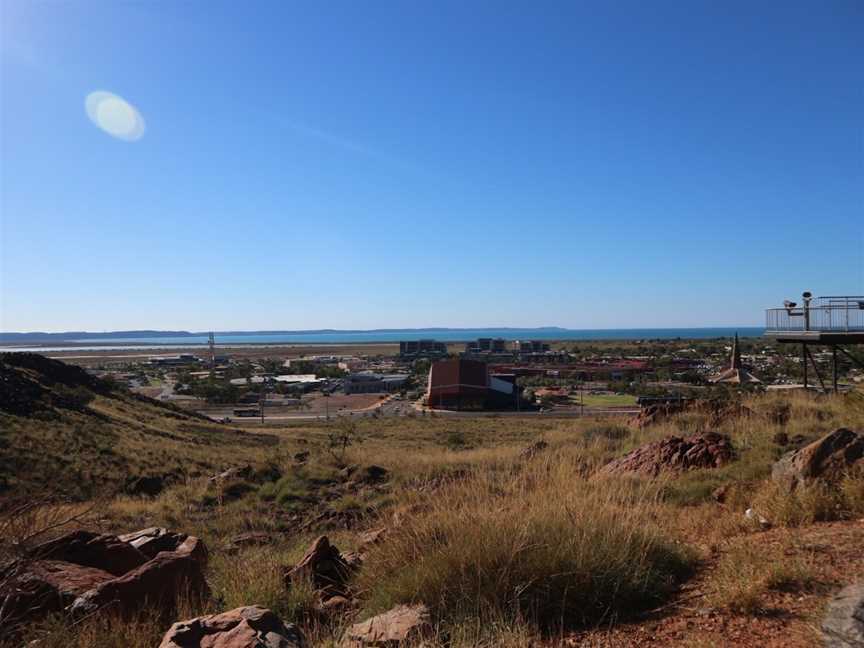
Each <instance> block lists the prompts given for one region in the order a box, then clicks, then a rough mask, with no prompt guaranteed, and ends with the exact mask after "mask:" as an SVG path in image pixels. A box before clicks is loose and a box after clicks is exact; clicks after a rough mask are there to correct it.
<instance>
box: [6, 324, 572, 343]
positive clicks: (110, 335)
mask: <svg viewBox="0 0 864 648" xmlns="http://www.w3.org/2000/svg"><path fill="white" fill-rule="evenodd" d="M568 330H571V329H566V328H562V327H560V326H538V327H533V328H521V327H512V326H509V327H508V326H495V327H485V328H484V327H478V328H449V327H443V326H437V327H430V328H378V329H300V330H271V331H214V332H213V334H214V335H215V336H228V337H233V336H238V335H243V336H247V335H253V336H258V335H339V334H345V335H357V334H364V333H370V334H380V333H399V334H403V333H409V332H413V333H417V334H418V335H420V334H427V333H440V332H448V333H462V332H464V333H483V332H485V331H519V332H522V331H525V332H530V331H537V332H542V333H549V332H552V331H562V332H565V331H568ZM209 334H210V331H155V330H140V331H105V332H99V333H97V332H92V331H63V332H59V333H45V332H42V331H30V332H9V333H0V342H59V341H70V340H75V341H80V340H128V339H129V338H153V339H159V338H182V337H201V336H207V335H209Z"/></svg>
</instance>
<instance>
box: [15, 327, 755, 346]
mask: <svg viewBox="0 0 864 648" xmlns="http://www.w3.org/2000/svg"><path fill="white" fill-rule="evenodd" d="M764 331H765V329H764V328H762V327H756V326H737V327H694V328H683V327H682V328H614V329H613V328H605V329H568V328H563V327H560V326H540V327H533V328H518V327H506V326H503V327H490V328H453V327H427V328H380V329H365V330H363V329H307V330H293V331H291V330H262V331H214V336H215V338H216V343H217V344H223V345H224V344H292V343H305V344H309V343H322V344H341V343H373V342H374V343H394V342H402V341H407V340H418V339H435V340H439V341H444V342H457V341H459V342H464V341H467V340H471V339H478V338H503V339H507V340H518V339H528V340H530V339H535V340H591V339H594V340H602V339H606V340H611V339H619V340H650V339H667V340H668V339H691V338H692V339H706V338H724V337H731V336H733V335H735V334H736V333H737V334H739V335H740V336H742V337H747V336H760V335H762V334H763V333H764ZM208 336H209V332H204V331H155V330H132V331H106V332H98V333H97V332H91V331H66V332H61V333H45V332H38V331H34V332H9V333H0V344H7V345H13V346H14V347H16V348H18V347H20V346H21V345H28V344H29V345H37V346H39V347H40V348H41V347H44V346H46V345H57V344H71V345H77V346H80V345H87V344H89V345H117V344H124V345H130V344H131V345H136V346H155V345H166V344H170V345H203V344H207V340H208ZM10 348H11V347H10Z"/></svg>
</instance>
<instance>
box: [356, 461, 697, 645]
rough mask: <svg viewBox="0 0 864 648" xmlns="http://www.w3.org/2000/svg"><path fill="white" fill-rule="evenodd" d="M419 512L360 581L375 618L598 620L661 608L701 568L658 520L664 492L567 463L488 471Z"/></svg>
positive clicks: (546, 623) (424, 503)
mask: <svg viewBox="0 0 864 648" xmlns="http://www.w3.org/2000/svg"><path fill="white" fill-rule="evenodd" d="M418 504H419V505H420V507H421V511H419V512H417V513H415V515H413V516H412V517H410V518H407V519H406V521H405V522H404V523H403V524H402V525H401V526H400V527H398V528H397V529H395V530H394V531H393V532H392V534H391V535H390V536H389V537H388V539H387V541H386V542H385V543H384V544H383V545H382V546H381V547H379V548H377V549H376V550H375V551H374V552H373V553H372V555H371V557H370V560H369V563H368V566H366V567H365V568H364V570H363V571H362V572H361V574H360V577H359V583H358V586H359V587H360V589H361V591H363V592H364V593H365V596H366V600H367V602H368V608H370V609H371V610H381V609H385V608H388V607H390V606H392V605H394V604H397V603H407V602H417V601H422V602H425V603H426V604H427V605H430V607H432V608H433V609H434V610H435V611H436V612H437V615H438V617H439V618H441V619H446V620H448V621H450V622H459V621H463V620H470V619H478V618H479V619H481V620H482V619H486V618H492V619H496V618H503V619H507V618H510V619H512V618H521V619H524V620H525V621H526V622H529V623H532V622H536V623H537V624H538V625H540V626H543V627H546V628H549V627H555V626H562V625H568V624H574V623H576V624H580V623H582V624H584V623H597V622H601V621H608V620H609V619H612V618H617V617H619V616H621V615H623V614H625V613H632V612H634V611H637V610H639V609H645V608H646V607H649V606H651V605H653V604H655V603H657V602H659V601H661V600H662V599H663V598H664V597H666V596H668V595H669V594H670V593H671V592H672V591H673V589H674V585H675V583H676V581H677V580H678V579H680V578H681V577H683V576H684V575H685V574H686V573H687V571H688V567H689V560H690V556H689V555H688V553H687V552H686V551H684V550H683V549H682V548H681V547H680V546H678V545H676V544H675V543H674V542H673V540H672V539H671V538H669V537H668V536H666V535H665V534H664V533H662V532H661V530H660V529H659V528H657V527H656V526H655V525H654V524H652V522H651V519H652V515H653V514H654V512H656V509H657V507H658V506H659V503H658V500H657V496H656V489H654V488H651V487H650V485H649V486H646V485H643V484H637V483H629V482H627V481H623V480H619V481H614V482H604V483H602V484H599V483H592V482H589V481H587V480H586V479H585V478H584V477H583V475H582V468H581V466H580V465H579V464H578V463H575V462H573V461H569V460H567V459H566V458H560V457H552V458H550V459H549V460H548V461H534V462H530V463H529V464H527V465H524V464H523V465H515V466H511V470H510V471H507V472H505V471H501V470H489V469H480V470H477V471H476V472H474V473H473V474H472V475H470V476H469V477H468V478H466V479H463V480H460V481H458V482H455V483H453V484H451V485H450V486H448V487H446V488H444V489H442V490H441V491H439V492H438V493H436V495H435V496H434V497H431V498H421V499H419V501H418Z"/></svg>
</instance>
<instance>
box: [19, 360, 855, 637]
mask: <svg viewBox="0 0 864 648" xmlns="http://www.w3.org/2000/svg"><path fill="white" fill-rule="evenodd" d="M13 370H14V372H15V373H16V375H18V376H19V377H20V376H28V377H30V378H33V379H35V380H36V381H37V382H38V383H39V385H40V386H42V387H46V388H47V387H50V389H49V392H48V395H47V396H46V395H45V394H44V393H43V394H42V395H41V396H40V397H39V399H40V400H43V401H45V402H46V403H47V405H46V406H45V407H42V406H41V405H40V406H39V407H38V408H35V409H34V411H33V413H32V414H30V415H24V414H20V413H19V414H11V413H8V412H7V413H5V414H3V415H2V416H3V423H4V425H3V434H4V437H3V438H4V444H6V445H5V446H4V448H3V450H4V454H3V460H4V462H5V461H7V453H6V451H7V450H9V449H10V448H12V449H14V451H15V452H16V453H17V454H16V456H17V457H18V459H17V460H16V461H17V463H13V464H4V471H5V466H7V465H9V466H11V468H12V469H13V472H11V477H12V479H13V480H14V481H13V482H12V483H13V484H14V486H12V487H10V490H13V489H14V490H15V491H16V492H21V491H22V490H23V489H24V488H25V487H34V488H35V487H45V485H46V484H49V483H51V482H52V481H53V480H54V475H55V472H56V466H63V467H65V468H66V469H70V467H74V470H78V471H80V472H79V473H78V474H80V475H93V478H96V477H97V476H99V477H100V478H101V479H103V483H105V484H111V485H112V486H115V487H121V486H122V485H123V484H124V483H125V480H124V471H125V470H133V471H135V474H148V473H152V472H163V473H164V472H174V471H176V472H177V473H178V474H182V475H183V478H182V479H178V480H176V481H175V482H174V483H172V484H169V485H168V486H167V488H166V489H165V491H164V492H162V493H161V494H159V495H158V496H156V497H140V496H131V495H119V496H117V497H114V498H104V497H103V498H100V501H99V502H97V503H96V508H95V509H94V510H93V511H92V512H89V513H87V515H86V517H85V518H84V520H83V522H82V523H83V525H84V526H87V527H88V528H92V529H98V530H103V531H106V532H125V531H129V530H132V529H137V528H142V527H146V526H151V525H154V524H157V525H164V526H168V527H170V528H174V529H179V530H183V531H186V532H188V533H193V534H195V535H198V536H200V537H202V538H203V539H204V540H205V542H206V543H207V546H208V547H209V548H210V551H211V561H210V563H209V567H208V573H207V578H208V581H209V583H210V585H211V588H212V589H213V593H214V600H213V602H211V603H210V604H209V605H208V606H207V607H206V608H195V609H190V610H187V611H186V612H185V613H184V614H185V615H186V616H194V615H195V614H199V613H202V612H204V611H217V610H226V609H231V608H234V607H237V606H241V605H251V604H259V605H263V606H265V607H269V608H271V609H273V610H274V611H275V612H277V613H278V614H279V615H281V616H282V618H283V619H285V620H286V621H294V622H296V623H298V624H300V625H301V627H302V628H303V630H304V632H305V633H306V635H307V636H308V637H309V638H310V639H311V640H312V644H313V645H315V646H336V645H339V639H340V638H341V636H342V633H343V631H344V629H345V627H346V626H348V625H350V624H351V623H353V622H354V621H355V620H358V619H365V618H368V616H369V615H370V614H373V613H377V612H380V611H382V610H384V609H386V608H388V607H390V606H392V605H394V604H398V603H409V602H410V603H414V602H423V603H425V604H426V605H428V606H429V608H430V609H431V610H432V614H433V618H434V621H435V624H436V627H437V637H436V638H433V639H432V640H431V642H430V643H429V645H430V646H439V645H440V646H445V645H446V646H450V647H464V648H468V647H469V646H470V647H474V646H489V647H491V646H512V647H514V648H515V647H516V646H526V645H534V646H550V647H551V646H559V645H590V646H645V645H650V646H653V645H656V646H680V647H682V648H683V647H685V646H687V647H690V648H692V647H693V646H715V645H716V646H721V645H730V644H734V645H742V646H775V645H776V646H779V645H783V646H792V647H801V648H803V647H805V646H812V645H816V644H817V643H818V641H819V637H818V634H817V628H818V626H819V623H820V619H821V615H822V612H823V609H824V606H825V603H826V601H827V600H828V597H830V595H831V594H832V593H833V592H835V591H837V589H838V588H839V587H841V586H843V585H845V584H848V583H850V582H854V581H858V580H861V579H864V564H862V563H861V561H860V547H861V546H862V544H864V525H862V524H861V523H860V518H861V516H862V515H864V477H862V476H860V475H849V476H848V477H847V478H846V479H845V480H844V481H843V482H842V483H841V484H840V485H839V486H838V487H837V488H835V489H828V488H822V487H813V488H810V487H807V488H803V487H802V488H799V489H798V490H796V491H795V492H794V493H788V492H783V491H780V490H778V489H777V488H776V487H775V486H774V485H773V483H772V482H771V480H770V472H771V467H772V464H773V462H774V461H775V460H776V459H777V458H778V457H780V456H781V455H783V454H784V453H785V452H788V451H789V450H791V449H793V448H795V447H800V446H802V445H803V444H806V443H807V442H808V441H811V440H815V439H817V438H819V437H820V436H822V435H824V434H826V433H828V432H831V431H832V430H834V429H836V428H838V427H844V426H845V427H850V428H853V429H858V430H861V429H862V428H864V396H862V394H860V393H853V394H849V395H841V396H818V395H815V394H804V393H793V394H789V393H787V394H777V395H750V396H741V397H740V398H739V397H736V396H731V397H730V401H729V402H728V403H726V404H724V405H723V406H721V407H701V408H695V409H692V410H690V411H686V412H683V413H680V414H677V415H673V416H670V417H668V418H665V419H663V420H661V421H659V422H658V423H656V424H654V425H652V426H650V427H647V428H645V429H637V428H635V427H630V426H628V425H626V424H625V421H623V420H621V419H596V420H595V419H584V420H578V419H567V420H549V419H541V418H540V417H538V418H535V419H513V418H507V417H502V418H483V419H463V418H459V419H452V418H451V419H448V418H446V417H443V416H435V417H429V416H426V417H420V416H418V417H414V418H407V419H380V420H379V419H364V420H362V421H358V422H356V423H349V422H345V421H343V422H341V423H335V422H334V423H329V424H327V423H324V422H310V423H302V424H295V425H285V426H282V427H265V428H257V427H256V428H254V429H256V430H257V431H259V432H261V433H263V434H262V435H252V434H246V433H243V432H242V431H237V430H232V429H230V428H226V427H224V426H220V425H215V424H210V423H207V422H205V421H202V420H200V419H195V418H190V417H188V416H186V415H183V414H180V413H178V412H175V411H173V410H171V409H169V408H165V407H164V406H162V405H160V404H157V403H154V402H152V401H147V400H141V399H136V398H133V397H131V396H129V395H127V394H123V393H118V392H115V391H111V390H110V389H107V388H105V387H104V386H101V385H99V384H97V383H89V384H85V385H84V388H85V389H86V390H87V394H88V395H89V394H92V400H90V401H89V402H88V403H87V404H86V405H85V406H83V407H79V406H75V407H73V406H71V405H68V404H63V403H60V402H55V401H54V400H53V399H54V394H55V393H56V392H57V391H58V389H57V383H56V382H55V383H54V384H53V385H49V384H48V382H47V381H48V378H44V377H43V378H40V377H39V375H37V374H40V371H36V370H35V369H33V368H26V367H20V366H16V367H13V368H11V369H9V371H13ZM4 371H7V369H4ZM34 372H35V373H34ZM41 373H42V374H43V375H44V372H41ZM4 375H6V374H4ZM63 384H67V383H63ZM73 387H74V386H73ZM59 391H60V392H61V394H62V392H63V389H62V388H61V389H60V390H59ZM45 412H47V414H46V413H45ZM10 422H11V423H13V424H14V425H13V426H12V427H10V426H9V425H8V423H10ZM76 429H84V430H85V431H86V434H84V437H85V439H86V442H85V441H81V440H78V438H77V437H78V435H76V433H75V430H76ZM706 430H713V431H717V432H720V433H722V434H725V435H728V437H729V438H730V440H731V443H732V446H733V447H734V450H735V459H734V460H733V461H731V462H730V463H728V464H727V465H724V466H723V467H720V468H711V469H707V468H706V469H698V470H692V471H690V472H686V473H684V474H682V475H678V476H675V475H671V474H664V475H661V476H660V477H659V478H647V477H635V476H627V477H620V476H613V477H608V478H603V479H599V478H598V476H597V475H596V472H597V470H598V468H599V467H601V466H603V465H604V464H605V463H607V462H608V461H610V460H611V459H613V458H616V457H618V456H621V455H623V454H625V453H627V452H628V451H630V450H632V449H635V448H638V447H641V446H643V445H645V444H647V443H650V442H652V441H656V440H659V439H663V438H665V437H668V436H670V435H682V434H689V433H694V432H702V431H706ZM345 439H348V441H349V443H347V445H346V447H345V449H344V452H343V451H342V449H341V443H340V442H341V441H342V440H345ZM541 440H542V441H544V442H545V444H546V445H545V447H543V448H542V449H540V450H539V451H538V452H536V453H535V454H534V455H533V456H529V455H526V454H524V453H523V450H524V449H525V448H526V446H528V445H529V444H532V443H535V442H537V441H541ZM334 442H335V443H334ZM51 443H55V444H57V445H56V446H55V448H65V450H62V451H61V450H59V449H54V448H52V447H50V445H51ZM39 444H42V445H44V446H45V447H44V449H43V450H42V453H43V454H44V455H45V457H44V458H39V457H37V455H38V454H39V451H38V450H37V447H38V446H39ZM63 444H65V445H63ZM334 445H336V446H339V447H335V448H334V447H332V446H334ZM106 449H107V450H108V451H109V452H108V453H105V450H106ZM300 450H303V451H304V455H303V457H302V458H298V457H295V456H294V455H295V453H296V452H298V451H300ZM306 451H308V455H306V454H305V452H306ZM103 457H110V458H111V459H110V461H109V460H107V459H104V458H103ZM100 459H101V461H100ZM31 460H32V461H34V462H40V461H41V462H42V463H33V464H31V463H30V461H31ZM242 461H249V462H252V463H253V464H254V465H255V466H257V467H258V468H259V469H266V467H267V466H268V464H272V468H271V469H270V470H269V472H267V471H266V470H265V471H264V472H266V473H267V476H266V477H265V478H260V479H256V478H255V477H254V475H252V476H250V475H249V474H248V473H247V474H244V475H243V476H240V477H238V478H237V479H234V480H230V481H228V482H226V483H225V484H223V485H217V486H214V484H213V483H212V482H209V481H208V479H207V476H208V475H210V474H212V472H214V471H215V470H218V469H221V468H223V467H225V466H228V465H237V464H238V463H240V462H242ZM24 462H26V463H24ZM31 465H34V466H40V465H41V466H43V467H42V468H39V469H38V470H43V471H55V472H45V473H36V472H35V471H33V470H31V469H30V466H31ZM373 465H377V466H380V467H381V468H383V469H384V471H383V472H382V471H380V470H374V469H372V466H373ZM14 471H17V472H14ZM88 471H90V472H88ZM31 473H34V474H31ZM195 473H197V474H198V476H197V477H196V476H195ZM4 474H10V473H9V472H5V473H4ZM83 479H90V477H82V480H83ZM67 483H70V484H71V480H69V482H67ZM70 487H71V486H70ZM86 488H92V487H89V486H87V487H83V486H82V487H81V490H79V493H78V494H79V496H81V497H83V496H86V495H87V493H86V492H83V490H86ZM718 489H720V491H721V492H722V497H721V496H718V495H717V493H718ZM98 494H100V495H101V493H98ZM87 505H89V503H87V504H84V503H82V504H81V505H80V508H76V509H74V510H73V511H72V512H74V511H77V510H84V508H85V506H87ZM751 507H752V508H755V509H756V510H757V511H758V512H759V514H760V515H763V516H764V517H765V518H767V520H768V525H767V526H766V525H762V524H760V523H759V522H758V519H751V518H748V517H747V516H745V513H744V512H745V510H746V509H748V508H751ZM52 513H53V515H52V516H51V518H52V519H56V517H57V512H56V511H53V510H52ZM377 527H386V528H387V529H388V531H387V534H386V535H385V537H384V540H383V542H381V543H380V544H378V545H376V546H374V547H372V548H370V549H367V551H368V555H367V558H366V561H365V563H364V565H363V567H362V568H361V569H360V571H359V572H358V573H357V574H356V576H355V577H354V578H353V580H352V583H351V589H352V593H353V603H352V606H351V607H350V608H348V609H347V610H345V611H343V612H337V613H332V614H322V612H321V610H320V609H318V608H317V607H316V603H317V601H316V598H315V596H314V594H313V593H312V592H311V591H308V590H306V589H303V588H294V589H291V590H286V588H285V585H284V583H283V573H284V566H286V565H291V564H293V563H295V562H296V561H297V560H298V559H299V558H300V557H301V556H302V554H303V552H304V550H305V549H306V547H307V546H308V545H309V543H310V541H311V540H312V539H313V538H315V537H316V536H317V535H319V534H321V533H326V534H327V535H328V536H329V537H330V540H331V541H332V542H333V543H334V544H335V545H337V546H338V547H339V549H340V550H342V551H351V550H354V549H356V548H357V547H358V546H359V544H360V542H361V538H362V534H363V532H364V531H366V530H369V529H374V528H377ZM249 532H256V533H258V534H262V536H263V537H264V538H265V541H264V543H263V544H262V545H261V546H237V545H236V544H234V542H233V541H234V540H235V539H236V537H237V536H238V534H247V533H249ZM166 627H167V624H166V620H165V619H156V618H149V617H147V616H146V615H145V616H144V617H142V618H140V619H135V620H134V623H133V622H130V621H128V620H127V621H118V620H113V619H110V618H96V619H90V620H86V621H85V622H74V621H73V620H70V619H67V618H65V617H62V616H60V617H56V618H53V619H50V620H48V621H46V622H44V623H41V624H40V625H38V626H37V627H34V628H33V629H32V630H31V636H32V637H34V638H38V639H39V640H40V645H43V646H46V647H47V648H54V647H57V648H59V647H60V646H64V647H66V646H72V647H77V648H83V647H85V646H90V645H103V646H116V647H117V648H119V647H120V646H124V647H134V648H137V647H139V646H140V647H143V646H152V645H157V644H158V641H159V638H160V637H161V635H162V633H164V631H165V629H166ZM778 642H779V643H778Z"/></svg>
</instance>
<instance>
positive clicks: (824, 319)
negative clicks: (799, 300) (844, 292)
mask: <svg viewBox="0 0 864 648" xmlns="http://www.w3.org/2000/svg"><path fill="white" fill-rule="evenodd" d="M765 320H766V321H765V328H766V329H767V330H768V331H769V332H771V331H776V332H782V331H790V332H791V331H814V332H827V333H845V332H850V331H852V332H856V331H864V297H855V296H841V297H817V298H815V299H813V300H811V301H810V303H809V305H806V306H798V305H795V306H787V307H786V308H769V309H768V310H766V311H765Z"/></svg>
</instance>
